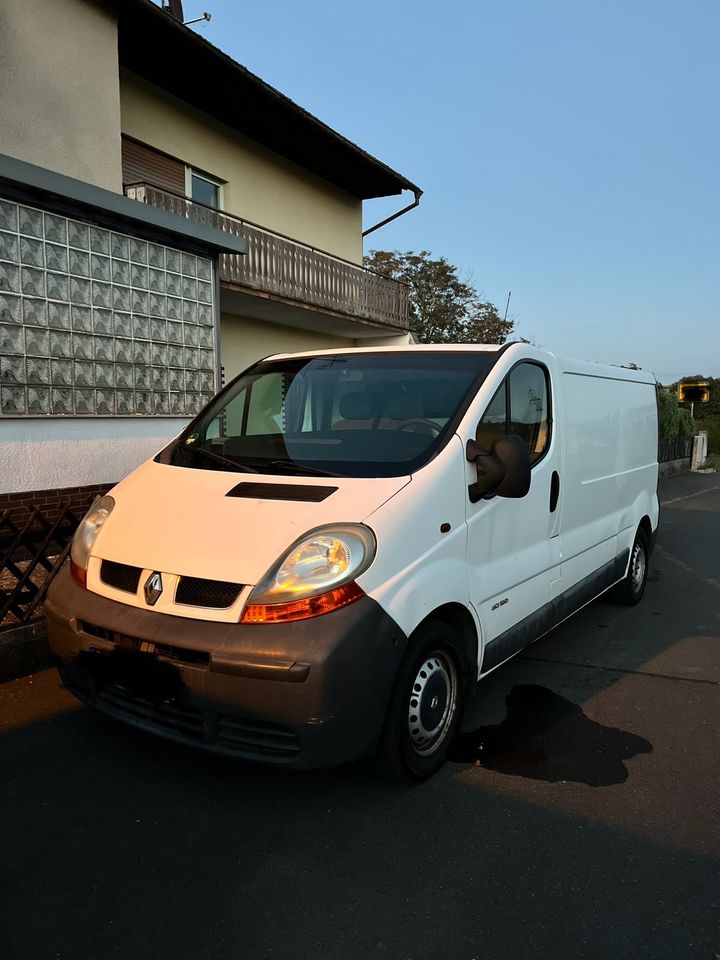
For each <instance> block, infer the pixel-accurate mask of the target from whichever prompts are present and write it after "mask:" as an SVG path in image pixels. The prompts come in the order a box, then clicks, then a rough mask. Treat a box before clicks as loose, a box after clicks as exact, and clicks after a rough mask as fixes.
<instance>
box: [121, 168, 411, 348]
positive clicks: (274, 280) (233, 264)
mask: <svg viewBox="0 0 720 960" xmlns="http://www.w3.org/2000/svg"><path fill="white" fill-rule="evenodd" d="M125 193H126V194H127V196H128V197H130V198H131V199H133V200H139V201H140V202H141V203H148V204H150V205H151V206H153V207H159V208H160V209H161V210H167V211H168V212H169V213H176V214H179V215H180V216H182V217H186V218H188V219H189V220H196V221H198V222H199V223H204V224H207V225H208V226H211V227H215V229H218V230H223V231H225V232H226V233H232V234H235V235H236V236H240V237H244V238H245V239H246V240H247V242H248V252H247V254H245V255H239V254H223V255H222V256H221V258H220V280H221V282H225V283H229V284H233V285H234V286H237V287H243V288H246V289H248V290H250V291H259V292H262V293H265V294H270V295H271V296H274V297H277V298H279V299H282V300H289V301H294V302H296V303H300V304H304V305H309V306H312V307H317V308H318V309H320V310H328V311H330V312H331V313H333V314H341V315H343V316H347V317H350V318H352V319H356V320H363V321H365V322H367V323H372V324H380V325H382V326H388V327H394V328H395V329H399V330H407V329H408V326H409V300H408V288H407V286H406V285H405V284H403V283H399V282H398V281H397V280H391V279H389V278H388V277H383V276H381V275H380V274H378V273H374V272H373V271H371V270H366V269H365V268H364V267H359V266H358V265H357V264H355V263H351V262H350V261H348V260H343V259H341V258H340V257H336V256H334V255H333V254H331V253H326V252H325V251H323V250H318V249H317V248H315V247H311V246H308V245H307V244H304V243H300V242H298V241H297V240H293V239H292V238H291V237H285V236H283V235H282V234H279V233H273V232H272V231H271V230H266V229H265V228H264V227H260V226H258V225H257V224H255V223H250V222H249V221H247V220H241V219H240V218H239V217H234V216H232V215H231V214H228V213H224V212H223V211H221V210H216V209H215V208H214V207H208V206H205V204H202V203H197V202H196V201H193V200H188V199H187V198H186V197H181V196H179V195H178V194H174V193H169V192H168V191H167V190H161V189H159V188H158V187H154V186H152V185H151V184H148V183H134V184H131V185H129V186H126V187H125Z"/></svg>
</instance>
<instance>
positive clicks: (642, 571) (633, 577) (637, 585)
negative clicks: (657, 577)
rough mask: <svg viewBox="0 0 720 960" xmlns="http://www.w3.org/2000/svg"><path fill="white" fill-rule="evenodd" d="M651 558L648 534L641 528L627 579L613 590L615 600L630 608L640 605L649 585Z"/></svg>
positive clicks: (636, 538)
mask: <svg viewBox="0 0 720 960" xmlns="http://www.w3.org/2000/svg"><path fill="white" fill-rule="evenodd" d="M649 557H650V550H649V547H648V537H647V533H646V532H645V530H644V529H643V528H642V527H640V528H639V530H638V532H637V534H636V535H635V542H634V543H633V545H632V550H631V551H630V565H629V566H628V572H627V574H626V575H625V579H624V580H621V581H620V583H618V585H617V586H616V587H614V588H613V590H612V598H613V600H615V601H616V602H617V603H621V604H623V605H624V606H628V607H634V606H635V604H636V603H640V601H641V600H642V597H643V594H644V593H645V587H646V585H647V576H648V560H649Z"/></svg>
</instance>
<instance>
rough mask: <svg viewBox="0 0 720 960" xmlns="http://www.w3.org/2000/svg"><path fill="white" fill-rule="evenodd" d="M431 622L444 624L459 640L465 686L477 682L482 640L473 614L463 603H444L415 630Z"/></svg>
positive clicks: (429, 614)
mask: <svg viewBox="0 0 720 960" xmlns="http://www.w3.org/2000/svg"><path fill="white" fill-rule="evenodd" d="M431 620H434V621H436V622H438V623H444V624H445V625H446V626H448V627H450V629H451V630H452V631H453V633H454V634H455V636H456V637H457V638H458V648H459V652H460V654H461V656H462V659H463V662H462V673H463V684H464V685H468V684H469V683H470V681H471V680H472V681H473V682H474V681H475V680H477V675H478V663H479V656H478V655H479V645H480V638H479V635H478V629H477V626H476V624H475V620H474V618H473V615H472V613H471V612H470V611H469V610H468V608H467V607H464V606H463V605H462V604H461V603H457V602H453V603H444V604H443V605H442V606H440V607H436V608H435V609H434V610H432V611H431V612H430V613H428V614H427V616H426V617H425V618H424V619H423V620H422V621H421V622H420V623H419V624H418V626H417V627H416V628H415V629H416V630H417V628H418V627H420V626H421V625H422V624H424V623H427V622H428V621H431ZM414 632H415V631H413V633H414ZM411 639H412V637H411Z"/></svg>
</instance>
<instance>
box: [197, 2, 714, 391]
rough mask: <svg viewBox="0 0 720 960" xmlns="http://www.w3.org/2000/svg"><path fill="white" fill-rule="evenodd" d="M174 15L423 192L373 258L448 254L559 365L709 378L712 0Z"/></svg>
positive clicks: (214, 5)
mask: <svg viewBox="0 0 720 960" xmlns="http://www.w3.org/2000/svg"><path fill="white" fill-rule="evenodd" d="M184 6H185V16H186V18H188V19H189V18H190V17H191V16H197V15H199V14H200V13H201V12H202V11H203V10H206V9H207V10H209V11H210V12H211V13H212V18H213V19H212V21H211V22H210V23H209V24H199V25H196V26H194V27H193V29H195V30H197V32H198V33H201V34H202V35H203V36H205V37H207V39H208V40H210V41H211V42H212V43H215V44H216V45H217V46H219V47H220V48H222V49H223V50H225V51H226V52H227V53H229V54H230V55H231V56H232V57H234V58H235V59H236V60H238V61H239V62H240V63H242V64H244V65H245V66H247V67H248V68H249V69H250V70H252V71H253V72H255V73H257V74H259V75H260V76H261V77H263V79H265V80H267V81H268V82H269V83H271V84H273V85H274V86H276V87H278V88H279V89H280V90H282V91H283V93H285V94H287V95H288V96H289V97H291V98H292V99H293V100H295V101H296V102H297V103H299V104H301V105H302V106H303V107H305V108H306V109H308V110H310V111H311V112H312V113H314V114H316V115H317V116H318V117H320V118H321V119H322V120H324V121H325V122H326V123H328V124H330V125H331V126H332V127H334V128H335V129H337V130H338V131H340V132H341V133H343V134H344V135H345V136H347V137H349V138H350V139H351V140H353V141H355V142H356V143H358V144H360V145H361V146H362V147H364V148H365V149H366V150H368V151H370V152H371V153H373V154H374V155H375V156H377V157H378V158H380V159H381V160H384V161H385V162H386V163H388V164H389V165H390V166H392V167H394V168H395V169H396V170H398V171H400V172H401V173H403V174H405V175H406V176H407V177H408V178H409V179H411V180H413V181H414V182H415V183H417V184H418V185H419V186H420V187H422V188H423V189H424V191H425V194H424V196H423V199H422V201H421V206H420V208H419V209H418V210H415V211H413V212H412V213H410V214H408V215H407V216H405V217H402V218H400V219H399V220H398V221H397V222H396V223H395V224H392V225H390V226H388V227H386V228H383V229H382V230H380V231H378V232H377V233H375V234H373V235H372V236H371V237H369V238H368V241H371V243H369V244H368V246H371V247H378V248H382V249H400V250H409V249H413V250H419V249H428V250H431V251H432V252H433V254H435V255H443V256H445V257H447V258H448V259H449V260H450V261H451V262H452V263H454V264H456V265H457V266H458V268H459V270H460V272H461V274H462V275H464V276H465V277H469V278H471V279H472V280H473V282H474V283H475V284H476V286H478V287H479V288H480V289H481V290H482V291H483V293H484V295H485V296H486V297H487V298H488V299H490V300H492V301H493V302H495V303H496V304H497V305H498V307H499V308H500V309H501V311H502V310H503V309H504V306H505V300H506V297H507V293H508V290H512V299H511V302H510V314H511V315H512V316H513V317H514V319H515V322H516V330H517V332H518V333H519V334H521V335H522V336H525V337H529V338H531V339H533V340H534V341H536V342H537V343H538V344H540V345H541V346H543V347H546V348H547V349H549V350H553V351H555V352H556V353H563V354H568V355H571V356H577V357H582V358H585V359H590V360H598V361H607V362H611V363H626V362H629V361H632V362H635V363H639V364H640V365H641V366H642V367H644V368H646V369H650V370H653V371H654V372H655V373H656V375H657V376H658V377H659V378H660V379H661V380H662V381H664V382H669V381H670V380H673V379H676V378H677V377H679V376H681V375H687V374H693V373H702V374H706V375H712V376H720V57H719V56H718V51H719V49H720V3H719V2H718V0H688V2H685V3H678V2H677V0H623V2H620V0H604V2H602V3H594V2H590V0H572V2H570V0H513V2H505V3H498V2H497V0H496V2H492V3H491V2H489V0H476V2H458V0H445V2H444V3H442V4H436V3H433V4H430V3H417V2H413V3H411V2H394V0H385V2H378V0H365V2H364V3H363V4H342V3H337V2H334V3H331V2H327V0H321V2H313V3H309V4H297V3H290V2H288V0H275V2H274V3H272V4H270V3H267V2H266V3H257V2H253V0H242V2H233V0H185V4H184ZM397 207H398V200H397V198H395V199H393V200H390V201H384V200H380V201H372V202H371V203H369V204H366V210H365V219H366V225H369V224H370V223H372V222H375V221H376V220H377V219H380V218H382V216H383V215H385V214H386V213H390V212H392V211H393V210H395V209H397ZM236 212H238V213H242V211H236Z"/></svg>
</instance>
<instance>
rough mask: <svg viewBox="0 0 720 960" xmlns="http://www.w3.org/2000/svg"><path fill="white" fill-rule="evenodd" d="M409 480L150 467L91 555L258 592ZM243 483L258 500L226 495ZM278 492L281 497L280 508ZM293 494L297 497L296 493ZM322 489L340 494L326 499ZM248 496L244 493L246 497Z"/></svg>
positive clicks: (130, 486)
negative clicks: (304, 551) (314, 542)
mask: <svg viewBox="0 0 720 960" xmlns="http://www.w3.org/2000/svg"><path fill="white" fill-rule="evenodd" d="M409 482H410V477H407V476H406V477H383V478H372V479H367V478H357V477H305V476H302V477H294V476H277V475H272V476H269V475H262V474H255V473H253V474H250V473H231V472H229V471H226V470H220V471H218V470H197V469H193V468H189V467H177V466H169V465H165V464H160V463H156V462H154V461H149V462H148V463H145V464H143V465H142V466H141V467H139V468H138V469H137V470H135V471H134V472H133V473H131V474H130V476H128V477H127V478H126V479H125V480H122V481H121V482H120V483H119V484H118V485H117V486H116V487H114V488H113V490H111V491H110V495H111V496H112V497H113V499H114V500H115V508H114V510H113V512H112V514H111V515H110V517H109V518H108V519H107V521H106V522H105V524H104V525H103V528H102V530H101V531H100V533H99V534H98V537H97V540H96V541H95V544H94V547H93V550H92V555H93V556H94V557H100V558H102V559H103V560H114V561H115V562H117V563H126V564H130V565H132V566H135V567H142V568H143V569H151V570H159V571H161V572H163V573H171V574H179V575H181V576H186V577H202V578H205V579H211V580H229V581H232V582H234V583H243V584H247V585H249V586H254V585H255V584H256V583H257V582H258V580H259V579H260V578H261V577H262V576H263V574H264V573H265V572H266V571H267V570H268V569H269V567H270V566H271V565H272V564H274V563H275V562H276V561H277V560H278V558H279V557H280V556H281V555H282V554H284V553H285V551H286V550H287V549H288V548H289V547H290V545H291V544H292V543H293V542H294V541H295V540H297V539H298V537H300V536H302V535H303V534H304V533H306V532H307V531H308V530H311V529H313V528H314V527H318V526H322V525H324V524H328V523H353V522H354V523H361V522H362V521H363V520H364V519H365V518H366V517H368V516H369V515H370V514H371V513H373V512H374V511H375V510H377V509H378V507H380V506H382V504H384V503H385V502H386V501H387V500H389V499H390V497H392V496H394V495H395V494H396V493H397V492H398V491H399V490H401V489H402V488H403V487H404V486H406V485H407V484H408V483H409ZM239 484H253V485H261V486H262V487H264V488H265V489H264V490H262V489H261V490H257V489H255V488H251V492H252V493H253V495H252V496H251V497H247V496H244V495H243V496H238V495H237V494H236V495H233V496H228V493H229V492H230V491H232V490H234V489H235V488H236V487H238V485H239ZM273 487H278V488H281V489H278V490H277V494H278V495H282V496H283V497H287V496H293V497H295V496H297V498H298V499H292V500H288V499H276V498H275V497H274V495H273V494H274V491H273ZM293 488H294V489H293ZM317 488H325V490H326V491H327V490H329V489H332V488H335V489H332V492H330V493H329V494H328V495H327V496H326V497H325V499H323V500H320V501H318V500H317V499H311V498H312V497H318V496H321V495H323V491H322V490H318V489H317ZM247 489H248V488H243V487H240V491H238V492H241V493H245V491H246V490H247Z"/></svg>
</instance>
